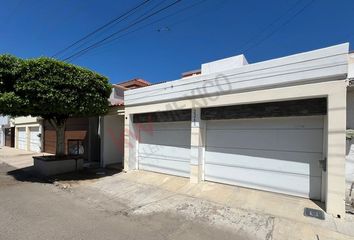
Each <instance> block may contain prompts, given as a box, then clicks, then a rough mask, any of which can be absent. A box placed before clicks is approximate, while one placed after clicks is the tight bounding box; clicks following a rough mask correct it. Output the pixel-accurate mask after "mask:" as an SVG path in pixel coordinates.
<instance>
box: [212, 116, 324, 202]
mask: <svg viewBox="0 0 354 240" xmlns="http://www.w3.org/2000/svg"><path fill="white" fill-rule="evenodd" d="M323 121H324V118H323V117H322V116H312V117H279V118H264V119H244V120H218V121H207V135H206V151H205V179H206V180H209V181H215V182H222V183H227V184H233V185H237V186H244V187H249V188H255V189H261V190H266V191H272V192H279V193H285V194H289V195H295V196H301V197H306V198H312V199H320V198H321V173H322V171H321V167H320V164H319V161H320V160H322V159H323V155H322V152H323Z"/></svg>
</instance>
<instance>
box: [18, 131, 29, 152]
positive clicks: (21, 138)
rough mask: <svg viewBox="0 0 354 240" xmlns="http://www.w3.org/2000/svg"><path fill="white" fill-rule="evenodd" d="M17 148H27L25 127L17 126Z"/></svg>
mask: <svg viewBox="0 0 354 240" xmlns="http://www.w3.org/2000/svg"><path fill="white" fill-rule="evenodd" d="M17 136H18V138H17V148H18V149H22V150H27V134H26V128H25V127H19V128H17Z"/></svg>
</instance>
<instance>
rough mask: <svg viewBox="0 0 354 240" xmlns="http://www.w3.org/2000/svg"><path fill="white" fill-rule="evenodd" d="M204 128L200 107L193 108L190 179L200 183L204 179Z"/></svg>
mask: <svg viewBox="0 0 354 240" xmlns="http://www.w3.org/2000/svg"><path fill="white" fill-rule="evenodd" d="M204 128H205V122H204V121H203V120H202V119H201V111H200V108H193V109H192V123H191V158H190V167H191V168H190V181H191V182H192V183H198V182H200V181H202V179H203V161H204V146H205V143H204V139H205V136H204V135H205V134H204Z"/></svg>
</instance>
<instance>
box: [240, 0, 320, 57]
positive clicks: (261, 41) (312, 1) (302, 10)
mask: <svg viewBox="0 0 354 240" xmlns="http://www.w3.org/2000/svg"><path fill="white" fill-rule="evenodd" d="M314 2H315V0H311V1H310V2H308V3H307V4H305V5H304V6H303V7H302V8H301V9H299V10H298V11H297V12H296V13H295V14H294V15H292V16H291V17H290V18H289V19H288V20H286V21H285V22H284V23H283V24H282V25H280V26H279V27H278V28H275V29H274V30H273V31H272V32H270V33H269V34H267V35H266V36H265V37H264V38H262V39H260V40H259V41H258V42H256V43H255V44H253V45H251V46H250V47H248V48H246V50H245V51H244V52H248V51H250V50H251V49H253V48H255V47H257V46H259V45H260V44H261V43H263V42H264V41H266V40H267V39H269V38H271V37H272V36H273V35H274V34H275V33H276V32H278V31H279V30H281V29H283V28H284V27H285V26H286V25H288V24H289V23H290V22H291V21H293V20H294V19H295V18H296V17H297V16H299V15H300V14H301V13H303V12H304V11H305V10H306V9H307V8H308V7H309V6H310V5H311V4H313V3H314Z"/></svg>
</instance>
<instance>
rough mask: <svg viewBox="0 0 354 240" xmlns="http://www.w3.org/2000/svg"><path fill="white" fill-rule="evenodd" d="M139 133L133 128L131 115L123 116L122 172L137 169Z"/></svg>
mask: <svg viewBox="0 0 354 240" xmlns="http://www.w3.org/2000/svg"><path fill="white" fill-rule="evenodd" d="M138 134H139V132H138V131H137V130H136V128H135V127H134V123H133V114H125V119H124V170H125V171H129V170H133V169H137V163H138V162H137V157H138V156H137V149H138V138H139V136H138Z"/></svg>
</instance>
